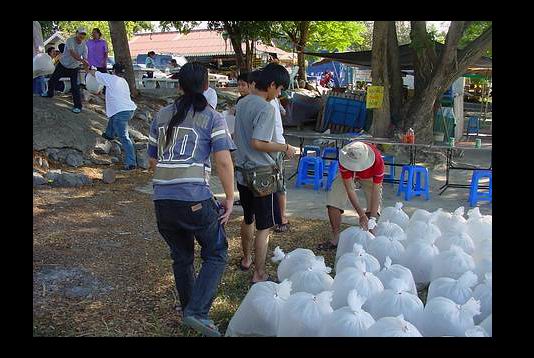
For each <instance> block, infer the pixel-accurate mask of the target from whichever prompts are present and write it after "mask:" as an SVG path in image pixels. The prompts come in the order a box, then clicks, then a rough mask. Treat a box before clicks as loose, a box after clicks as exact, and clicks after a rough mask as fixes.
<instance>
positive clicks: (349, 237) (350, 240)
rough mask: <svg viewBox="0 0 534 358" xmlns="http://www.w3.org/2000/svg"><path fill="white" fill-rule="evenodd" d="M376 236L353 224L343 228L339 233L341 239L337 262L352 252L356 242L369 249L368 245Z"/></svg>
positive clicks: (338, 246)
mask: <svg viewBox="0 0 534 358" xmlns="http://www.w3.org/2000/svg"><path fill="white" fill-rule="evenodd" d="M374 238H375V236H374V235H373V234H371V233H370V232H369V231H364V230H362V229H361V228H360V227H357V226H352V227H349V228H347V229H345V230H343V231H342V232H341V233H340V234H339V241H338V243H337V251H336V263H337V260H339V258H340V257H341V256H343V255H344V254H346V253H349V252H352V249H353V248H354V244H358V245H362V247H363V248H364V249H365V250H367V245H368V244H369V242H370V241H371V240H373V239H374Z"/></svg>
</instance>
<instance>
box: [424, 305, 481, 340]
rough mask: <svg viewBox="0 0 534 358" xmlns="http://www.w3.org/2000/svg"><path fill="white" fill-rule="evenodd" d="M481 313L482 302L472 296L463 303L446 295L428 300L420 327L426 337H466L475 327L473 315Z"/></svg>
mask: <svg viewBox="0 0 534 358" xmlns="http://www.w3.org/2000/svg"><path fill="white" fill-rule="evenodd" d="M478 314H480V302H479V301H477V300H475V299H474V298H470V299H469V300H468V301H467V302H466V303H464V304H463V305H459V304H457V303H455V302H454V301H452V300H450V299H448V298H445V297H435V298H433V299H431V300H429V301H427V303H426V306H425V308H424V310H423V314H422V315H421V321H420V324H419V328H420V329H421V332H422V333H423V335H424V336H425V337H440V336H453V337H464V336H465V332H466V331H467V330H468V329H470V328H473V327H474V326H475V323H474V321H473V317H474V316H476V315H478Z"/></svg>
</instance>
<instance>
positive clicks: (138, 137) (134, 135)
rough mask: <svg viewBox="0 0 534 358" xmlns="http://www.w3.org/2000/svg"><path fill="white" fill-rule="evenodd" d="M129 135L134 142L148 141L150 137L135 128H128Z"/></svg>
mask: <svg viewBox="0 0 534 358" xmlns="http://www.w3.org/2000/svg"><path fill="white" fill-rule="evenodd" d="M128 134H129V135H130V138H131V139H132V141H134V142H143V141H148V137H147V136H146V135H144V134H143V133H141V132H139V131H138V130H136V129H134V128H131V127H130V128H128Z"/></svg>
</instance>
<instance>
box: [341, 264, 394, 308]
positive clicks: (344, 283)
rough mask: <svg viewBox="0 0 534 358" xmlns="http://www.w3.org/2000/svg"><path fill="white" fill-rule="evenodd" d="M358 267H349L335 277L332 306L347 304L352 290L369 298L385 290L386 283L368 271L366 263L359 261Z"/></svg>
mask: <svg viewBox="0 0 534 358" xmlns="http://www.w3.org/2000/svg"><path fill="white" fill-rule="evenodd" d="M355 266H356V267H347V268H346V269H345V270H343V271H341V272H339V273H338V274H336V276H335V277H334V283H333V285H332V290H333V291H334V295H333V299H332V307H333V308H334V309H338V308H341V307H343V306H347V305H348V302H347V298H348V295H349V292H350V291H351V290H356V291H357V292H358V294H359V295H360V296H362V297H364V298H367V299H369V298H370V297H372V296H374V295H375V294H377V293H379V292H381V291H383V290H384V285H383V284H382V282H380V280H379V279H378V277H376V276H375V275H374V274H373V273H372V272H368V271H367V270H366V267H365V263H364V262H362V261H358V262H356V264H355Z"/></svg>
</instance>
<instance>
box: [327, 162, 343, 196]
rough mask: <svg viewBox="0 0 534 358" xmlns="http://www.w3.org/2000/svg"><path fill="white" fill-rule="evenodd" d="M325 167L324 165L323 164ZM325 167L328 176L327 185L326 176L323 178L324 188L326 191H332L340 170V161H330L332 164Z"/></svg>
mask: <svg viewBox="0 0 534 358" xmlns="http://www.w3.org/2000/svg"><path fill="white" fill-rule="evenodd" d="M323 165H324V164H323ZM324 166H325V172H326V173H325V174H326V183H324V180H325V179H324V176H323V187H324V188H325V190H326V191H329V190H330V189H332V183H334V180H335V179H336V176H337V172H338V170H339V161H337V160H330V163H329V164H328V165H324Z"/></svg>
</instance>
